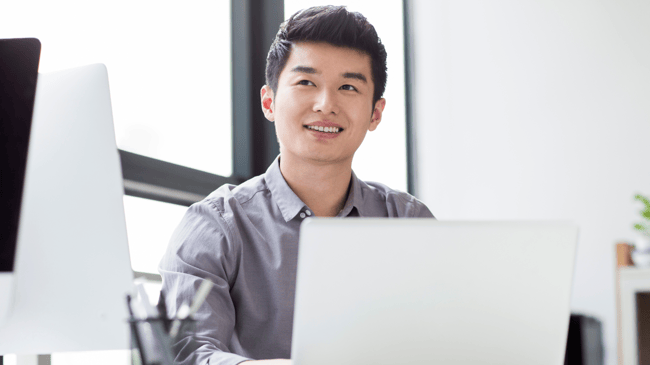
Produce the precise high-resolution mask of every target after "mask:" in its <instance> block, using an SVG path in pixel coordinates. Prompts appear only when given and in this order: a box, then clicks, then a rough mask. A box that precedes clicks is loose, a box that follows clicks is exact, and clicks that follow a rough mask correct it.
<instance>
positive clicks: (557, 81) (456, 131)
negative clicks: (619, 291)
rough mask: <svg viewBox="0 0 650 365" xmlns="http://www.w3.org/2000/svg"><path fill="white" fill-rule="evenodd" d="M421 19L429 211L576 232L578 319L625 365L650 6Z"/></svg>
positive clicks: (432, 10)
mask: <svg viewBox="0 0 650 365" xmlns="http://www.w3.org/2000/svg"><path fill="white" fill-rule="evenodd" d="M413 5H414V11H413V14H414V22H413V26H414V29H415V34H414V37H415V43H414V53H415V60H414V62H415V69H414V75H415V80H414V85H415V93H414V94H415V99H414V104H415V127H416V130H417V135H418V140H417V146H418V166H417V173H418V175H419V184H418V189H419V196H420V198H421V199H422V200H424V201H425V202H426V203H427V204H428V205H429V207H430V208H431V210H432V211H433V213H434V214H435V215H436V216H437V217H438V218H439V219H441V220H452V219H480V220H501V219H571V220H574V221H576V222H577V223H578V224H579V225H580V228H581V237H580V241H579V247H578V258H577V264H576V265H577V266H576V272H575V279H574V293H573V296H572V308H573V311H574V312H579V313H584V314H588V315H593V316H596V317H598V318H599V319H600V320H601V321H602V322H603V325H604V338H605V346H606V363H607V364H609V365H613V364H615V363H616V357H617V355H616V312H615V308H616V307H615V296H614V279H615V272H614V266H615V251H614V246H615V243H616V242H618V241H620V240H624V239H634V238H635V237H636V236H635V234H634V232H633V230H632V229H631V225H632V223H633V222H635V221H636V220H637V217H638V214H637V211H638V210H639V209H640V208H641V206H640V205H638V204H636V203H635V202H634V201H633V200H632V198H633V195H634V193H636V192H641V193H645V194H650V158H648V156H649V154H650V153H649V152H650V41H649V40H648V38H649V37H648V36H650V21H649V20H648V19H650V2H648V1H631V0H618V1H617V0H601V1H594V0H590V1H588V0H575V1H561V0H557V1H556V0H543V1H521V0H512V1H508V0H492V1H481V0H475V1H472V0H436V1H429V0H414V1H413Z"/></svg>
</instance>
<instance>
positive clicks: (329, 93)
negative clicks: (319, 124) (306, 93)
mask: <svg viewBox="0 0 650 365" xmlns="http://www.w3.org/2000/svg"><path fill="white" fill-rule="evenodd" d="M314 111H315V112H321V113H323V114H325V115H329V114H338V113H339V106H338V100H337V97H336V91H334V90H327V89H323V90H322V91H321V92H320V93H318V94H317V96H316V100H315V101H314Z"/></svg>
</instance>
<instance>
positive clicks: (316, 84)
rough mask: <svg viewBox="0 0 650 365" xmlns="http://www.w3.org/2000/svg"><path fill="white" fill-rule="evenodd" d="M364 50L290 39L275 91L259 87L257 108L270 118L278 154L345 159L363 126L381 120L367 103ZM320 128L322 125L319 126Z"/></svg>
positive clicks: (369, 100) (368, 70) (368, 83)
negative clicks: (290, 42) (260, 108)
mask: <svg viewBox="0 0 650 365" xmlns="http://www.w3.org/2000/svg"><path fill="white" fill-rule="evenodd" d="M370 62H371V60H370V56H368V55H367V54H363V53H360V52H358V51H356V50H353V49H350V48H342V47H336V46H333V45H331V44H328V43H308V42H301V43H297V44H294V46H293V48H292V50H291V55H290V56H289V59H288V60H287V63H286V65H285V67H284V69H283V70H282V73H281V74H280V77H279V79H278V88H277V92H276V93H275V95H273V92H272V91H271V89H270V88H269V87H268V86H265V87H264V88H262V91H261V94H262V109H263V111H264V114H265V116H266V117H267V119H269V120H271V121H275V128H276V132H277V135H278V139H279V141H280V152H281V154H282V155H283V156H287V155H293V156H292V157H297V158H299V159H306V160H311V161H313V162H322V163H329V162H342V161H348V160H349V161H351V160H352V157H353V156H354V153H355V152H356V150H357V149H358V148H359V146H360V145H361V142H363V139H364V137H365V136H366V132H367V131H373V130H375V128H377V125H378V124H379V122H380V121H381V114H382V111H383V108H384V105H385V100H384V99H381V100H379V101H377V103H376V105H373V102H372V98H373V93H374V84H373V82H372V73H371V66H370ZM321 130H323V131H321Z"/></svg>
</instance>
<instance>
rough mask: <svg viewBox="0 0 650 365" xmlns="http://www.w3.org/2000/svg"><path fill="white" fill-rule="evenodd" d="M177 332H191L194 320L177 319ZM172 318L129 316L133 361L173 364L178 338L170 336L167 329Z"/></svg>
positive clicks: (169, 327) (157, 364)
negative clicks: (178, 324) (174, 346)
mask: <svg viewBox="0 0 650 365" xmlns="http://www.w3.org/2000/svg"><path fill="white" fill-rule="evenodd" d="M178 321H179V323H180V327H179V331H178V333H179V334H181V333H183V332H188V331H189V332H192V333H193V329H194V326H195V324H196V320H194V319H191V318H186V319H182V320H178ZM173 322H174V319H167V318H157V317H156V318H146V319H136V318H133V317H131V318H129V327H130V329H131V348H132V349H133V350H134V351H133V352H134V354H133V357H134V359H133V360H134V362H133V364H134V365H135V364H137V362H138V361H139V362H140V364H142V365H175V364H176V363H175V362H174V358H175V354H174V350H173V345H174V343H175V342H176V341H177V340H178V338H172V337H171V336H170V334H169V331H170V329H171V327H172V323H173Z"/></svg>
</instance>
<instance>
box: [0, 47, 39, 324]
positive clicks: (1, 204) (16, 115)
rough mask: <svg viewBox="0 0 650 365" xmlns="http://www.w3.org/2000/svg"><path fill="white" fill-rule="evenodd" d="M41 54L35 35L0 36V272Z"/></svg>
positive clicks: (8, 250) (16, 213)
mask: <svg viewBox="0 0 650 365" xmlns="http://www.w3.org/2000/svg"><path fill="white" fill-rule="evenodd" d="M40 54H41V42H39V40H38V39H35V38H20V39H0V122H1V123H0V132H1V133H0V146H1V147H2V152H1V153H0V176H2V178H0V209H2V224H0V274H2V273H10V272H13V270H14V260H15V255H16V239H17V236H18V220H19V217H20V206H21V201H22V196H23V194H22V192H23V185H24V182H25V167H26V164H27V150H28V145H29V135H30V130H31V125H32V112H33V110H34V96H35V94H36V79H37V77H38V62H39V58H40ZM0 316H1V314H0Z"/></svg>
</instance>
